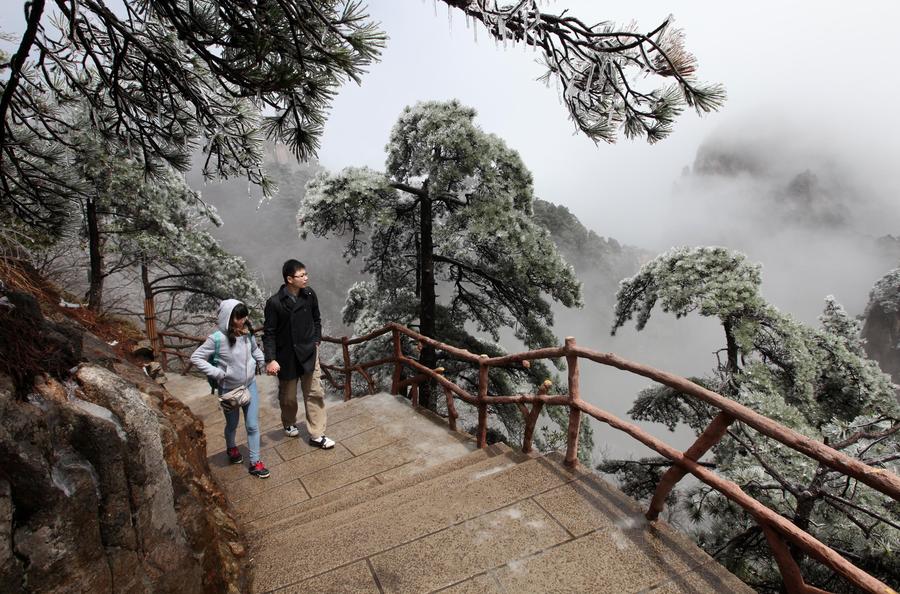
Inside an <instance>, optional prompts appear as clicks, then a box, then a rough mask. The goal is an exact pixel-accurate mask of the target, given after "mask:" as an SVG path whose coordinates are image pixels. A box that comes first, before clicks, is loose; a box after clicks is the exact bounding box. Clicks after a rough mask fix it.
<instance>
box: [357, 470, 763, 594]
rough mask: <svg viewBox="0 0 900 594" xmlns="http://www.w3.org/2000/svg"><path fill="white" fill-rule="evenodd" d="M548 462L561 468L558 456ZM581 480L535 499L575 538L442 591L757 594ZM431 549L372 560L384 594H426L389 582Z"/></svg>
mask: <svg viewBox="0 0 900 594" xmlns="http://www.w3.org/2000/svg"><path fill="white" fill-rule="evenodd" d="M547 460H548V462H550V463H553V464H555V465H557V466H558V467H559V468H560V469H561V470H562V469H563V467H562V465H561V461H562V457H561V456H557V455H552V456H549V457H548V458H547ZM576 474H577V476H576V480H574V481H571V482H569V483H566V484H564V485H561V486H559V487H556V488H554V489H551V490H549V491H546V492H544V493H541V494H540V495H537V496H535V497H533V498H532V501H534V503H535V504H537V505H538V506H539V507H540V508H541V509H542V510H544V511H545V512H546V513H547V514H549V516H550V517H551V518H552V520H553V521H554V522H555V523H557V524H558V525H559V526H560V527H562V528H563V529H564V530H565V531H566V532H567V533H568V534H569V535H570V536H571V538H569V539H567V540H566V541H565V542H562V543H559V544H557V545H554V546H551V547H547V548H546V549H544V550H543V551H539V552H535V553H532V554H527V555H520V556H514V555H510V556H509V558H508V559H507V560H506V561H505V562H502V563H499V564H496V565H494V566H493V567H492V568H489V569H486V570H482V572H481V573H475V572H473V575H472V576H471V577H468V578H466V579H465V580H463V581H460V582H457V583H456V584H453V586H452V587H450V588H448V589H446V590H442V592H451V593H453V594H462V593H466V592H476V591H477V592H478V593H479V594H494V593H496V594H501V593H506V592H550V591H567V592H609V593H613V592H648V593H649V592H653V593H659V594H662V593H667V594H668V593H672V594H674V593H680V592H684V593H688V592H691V593H708V594H714V593H720V592H737V593H741V594H744V593H746V594H752V592H753V590H752V589H751V588H750V587H748V586H747V585H746V584H744V583H743V582H741V581H740V580H739V579H737V578H736V577H735V576H734V575H732V574H731V573H730V572H728V571H727V570H726V569H725V568H724V567H722V566H721V565H720V564H719V563H718V562H716V561H715V560H714V559H713V558H712V557H710V556H709V555H707V554H706V553H705V552H703V551H702V550H701V549H700V548H699V547H697V545H696V544H694V543H693V541H691V540H690V539H689V538H687V537H686V536H684V535H683V534H681V533H679V532H677V531H676V530H674V529H673V528H671V527H670V526H669V525H668V524H667V523H665V522H663V521H656V522H652V523H648V522H647V521H646V518H645V517H644V510H643V509H642V508H641V507H640V506H639V505H638V504H637V502H635V501H634V500H633V499H631V498H630V497H628V496H626V495H625V494H624V493H622V492H621V491H619V490H618V489H617V488H615V487H614V486H612V485H610V484H609V483H607V482H605V481H603V480H602V479H601V478H600V477H598V476H597V475H595V474H593V473H591V472H585V471H578V472H577V473H576ZM462 540H464V538H463V539H462ZM427 544H428V543H426V542H423V545H422V546H420V547H418V548H417V549H416V550H415V551H407V550H403V547H399V548H397V549H394V550H392V551H389V552H387V553H383V554H381V555H378V556H376V557H374V558H372V559H370V561H369V562H370V563H371V565H372V567H373V568H374V571H375V575H377V576H378V578H379V580H380V581H381V584H382V586H383V591H384V592H409V591H426V590H425V589H419V588H418V587H419V585H420V584H419V583H418V582H416V580H414V579H410V578H408V577H406V576H404V579H402V580H399V581H397V582H396V583H394V582H391V580H390V576H391V575H392V568H394V567H396V565H397V563H398V562H399V560H400V559H401V557H402V559H403V562H404V563H408V564H410V566H415V564H416V563H417V562H421V560H422V559H425V558H428V557H426V555H428V548H427V546H426V545H427ZM445 559H446V556H445ZM432 562H433V561H432ZM445 563H449V564H451V565H453V566H454V574H455V575H460V574H461V573H462V572H461V570H460V569H459V568H460V567H461V566H464V565H466V561H465V560H461V559H457V558H449V559H447V560H446V561H438V563H437V567H434V568H433V571H434V573H440V572H441V567H442V566H443V565H444V564H445ZM471 569H473V570H474V569H477V566H475V565H471ZM444 571H445V572H446V569H445V570H444ZM386 582H388V583H386ZM426 585H427V584H426ZM444 585H447V584H444Z"/></svg>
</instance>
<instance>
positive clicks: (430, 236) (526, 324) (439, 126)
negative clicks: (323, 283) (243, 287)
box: [297, 101, 581, 432]
mask: <svg viewBox="0 0 900 594" xmlns="http://www.w3.org/2000/svg"><path fill="white" fill-rule="evenodd" d="M474 119H475V111H474V110H473V109H471V108H468V107H465V106H463V105H460V104H459V103H458V102H456V101H451V102H447V103H438V102H425V103H419V104H417V105H415V106H413V107H408V108H406V109H405V110H404V111H403V113H402V114H401V116H400V119H399V121H398V122H397V124H396V125H395V126H394V129H393V130H392V132H391V136H390V140H389V142H388V145H387V147H386V148H387V163H386V171H385V172H383V173H382V172H377V171H373V170H370V169H367V168H348V169H345V170H343V171H342V172H340V173H338V174H321V175H320V176H318V177H317V178H315V179H314V180H313V181H311V182H310V183H309V184H308V186H307V192H306V196H305V198H304V199H303V202H302V203H301V206H300V210H299V213H298V215H297V216H298V222H299V227H300V232H301V235H302V236H303V237H305V236H306V235H307V234H308V233H312V234H314V235H317V236H328V235H332V234H333V235H339V236H342V237H345V238H346V239H347V243H346V250H345V256H346V257H348V258H353V257H357V256H361V257H362V258H363V262H364V266H363V271H364V272H366V273H368V274H370V275H371V280H369V281H367V282H363V283H358V284H357V285H355V286H354V287H353V288H351V290H350V291H349V294H348V297H347V304H346V307H345V308H344V322H345V323H347V324H349V325H352V326H353V327H354V330H355V332H356V333H357V334H360V333H365V332H367V331H369V330H372V329H374V328H377V327H379V326H380V325H382V324H384V323H385V322H388V321H392V320H393V321H396V322H399V323H402V324H407V325H411V326H414V327H418V329H419V331H420V332H421V333H422V334H424V335H425V336H428V337H432V338H436V339H439V340H442V341H445V342H448V343H452V344H456V345H459V346H462V347H465V348H468V349H469V350H471V351H473V352H476V353H486V354H489V355H494V354H499V353H500V352H501V350H500V348H499V347H498V346H497V345H496V344H491V343H490V342H488V341H485V340H483V339H482V338H479V337H478V336H476V335H475V334H474V333H473V332H472V331H477V332H479V333H481V334H482V335H484V334H486V335H489V336H490V337H491V338H492V339H493V341H494V342H496V341H497V340H499V333H500V330H501V329H502V328H511V329H512V330H513V332H514V334H515V336H516V337H517V338H518V339H519V340H521V341H522V342H523V343H524V344H525V345H527V346H528V347H532V348H534V347H542V346H548V345H550V344H554V343H556V342H557V340H556V338H555V337H554V336H553V334H552V332H551V330H550V327H551V326H552V324H553V314H552V312H551V309H550V303H549V302H548V300H547V299H545V297H544V296H545V295H546V296H549V297H550V298H551V299H553V300H555V301H558V302H560V303H562V304H563V305H565V306H567V307H577V306H580V305H581V288H580V284H579V282H578V280H577V278H576V277H575V273H574V271H573V269H572V267H571V266H570V265H568V264H567V263H566V262H565V261H563V259H562V257H561V256H560V255H559V253H558V252H557V250H556V247H555V245H554V244H553V241H552V239H551V238H550V235H549V233H548V232H547V231H546V229H544V228H543V227H541V226H539V225H538V224H537V223H536V222H535V221H534V219H533V217H532V202H533V200H534V197H533V192H532V179H531V173H530V172H529V171H528V169H526V167H525V165H524V164H523V163H522V160H521V159H520V157H519V155H518V153H516V152H515V151H513V150H511V149H510V148H509V147H507V146H506V144H505V143H504V142H503V141H502V140H501V139H500V138H498V137H496V136H494V135H492V134H487V133H485V132H483V131H482V130H481V129H479V128H478V127H477V126H476V125H475V123H474ZM443 357H444V355H443V354H439V353H436V352H435V350H434V349H433V348H431V347H429V346H427V345H425V346H424V347H423V348H422V349H421V354H420V361H421V362H422V363H423V364H424V365H426V366H428V367H430V368H435V367H438V366H441V367H444V368H445V369H446V370H447V374H448V375H452V376H453V377H454V379H455V380H456V381H458V382H460V383H461V384H463V385H466V384H469V387H474V386H475V385H476V384H477V371H475V372H473V370H471V369H470V368H469V366H467V365H461V364H460V363H459V362H454V361H452V360H449V359H445V358H443ZM545 373H546V371H545V370H543V369H538V368H537V367H536V366H535V367H532V368H530V369H525V368H522V367H518V369H509V370H504V372H501V373H496V374H492V376H491V381H492V384H491V386H490V389H491V391H492V393H506V394H509V393H512V391H514V390H516V389H517V388H518V386H519V383H520V382H522V381H525V380H527V379H530V380H533V381H537V382H539V381H542V380H543V379H544V377H546V375H544V376H543V377H540V375H541V374H545ZM423 392H424V393H423V394H422V398H423V404H425V405H427V406H430V407H432V408H433V407H434V406H435V399H434V398H433V397H431V394H430V393H429V392H428V391H427V390H423ZM510 408H511V407H510ZM504 416H505V418H504ZM514 416H515V415H514V414H512V413H508V414H506V415H504V414H503V412H501V418H504V423H505V424H506V427H507V430H508V432H510V431H509V430H510V429H511V428H512V427H513V426H514V425H515V422H514V421H513V419H512V417H514ZM511 432H515V431H511Z"/></svg>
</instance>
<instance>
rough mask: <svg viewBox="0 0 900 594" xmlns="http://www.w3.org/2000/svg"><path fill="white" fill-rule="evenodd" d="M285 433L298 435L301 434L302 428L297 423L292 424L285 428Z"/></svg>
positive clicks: (293, 435) (289, 435) (290, 435)
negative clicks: (298, 427)
mask: <svg viewBox="0 0 900 594" xmlns="http://www.w3.org/2000/svg"><path fill="white" fill-rule="evenodd" d="M284 434H285V435H287V436H288V437H297V436H298V435H300V430H299V429H297V427H296V426H295V425H290V426H288V427H285V428H284Z"/></svg>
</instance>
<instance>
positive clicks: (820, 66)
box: [0, 0, 900, 249]
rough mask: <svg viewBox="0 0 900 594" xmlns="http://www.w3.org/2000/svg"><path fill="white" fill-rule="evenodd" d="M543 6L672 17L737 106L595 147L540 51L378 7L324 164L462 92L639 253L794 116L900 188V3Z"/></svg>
mask: <svg viewBox="0 0 900 594" xmlns="http://www.w3.org/2000/svg"><path fill="white" fill-rule="evenodd" d="M116 3H117V2H116V0H111V5H115V4H116ZM22 4H23V2H22V1H21V0H3V1H2V2H0V30H3V31H5V32H21V31H22V30H23V28H24V16H23V11H22ZM543 5H544V10H546V11H554V12H559V11H561V10H563V9H568V10H569V12H570V14H572V15H575V16H577V17H579V18H581V19H582V20H584V21H585V22H587V23H589V24H592V23H594V22H597V21H600V20H611V21H613V22H617V23H627V22H629V21H631V20H634V21H636V22H637V24H638V26H639V28H640V29H642V30H649V29H651V28H653V27H655V26H656V25H657V24H659V23H660V22H661V21H662V20H663V19H664V18H665V17H666V16H667V15H668V14H670V13H671V14H674V16H675V19H676V24H677V25H678V26H679V27H682V28H683V29H684V30H685V32H686V34H687V46H688V48H689V49H690V50H691V51H692V52H693V53H694V54H695V55H697V56H698V58H699V63H700V70H699V72H700V78H701V79H702V80H705V81H712V82H721V83H723V84H724V85H725V86H726V88H727V91H728V102H727V103H726V105H725V107H724V109H722V110H721V111H720V112H718V113H714V114H712V115H707V116H705V117H703V118H700V117H698V116H696V115H695V114H694V113H693V112H686V113H685V114H683V115H682V116H681V118H680V120H679V121H678V123H677V125H676V128H675V132H674V134H673V135H672V136H671V137H669V138H668V139H666V140H664V141H662V142H661V143H659V144H657V145H655V146H650V145H648V144H646V142H644V141H641V140H636V141H627V140H624V139H623V140H620V141H619V143H618V144H615V145H600V146H595V145H594V143H592V142H591V141H590V140H588V139H587V138H585V137H584V136H582V135H580V134H574V127H573V125H572V123H571V122H570V121H569V120H568V118H567V114H566V111H565V109H564V107H563V106H562V105H561V104H560V102H559V100H558V95H557V92H556V90H555V88H554V86H553V85H551V86H550V88H545V87H544V86H543V85H542V84H540V83H538V82H536V81H535V80H534V79H535V78H537V76H539V75H540V74H541V72H542V69H541V67H540V66H539V65H538V64H537V63H536V59H535V58H536V55H535V54H533V53H531V50H530V49H529V50H528V51H527V52H526V51H523V48H521V47H519V48H516V49H513V48H510V49H507V50H506V51H504V50H503V49H502V48H500V49H498V48H496V47H495V45H494V43H493V42H492V41H490V40H489V39H488V38H487V35H486V33H485V31H484V30H483V29H481V30H479V32H478V33H479V35H478V42H477V43H476V42H475V40H474V35H473V31H472V30H471V29H467V28H466V24H465V20H464V18H463V16H462V14H461V13H459V12H458V11H452V12H451V11H448V9H447V6H446V5H444V4H442V3H440V2H438V3H434V2H433V0H424V1H423V0H371V1H370V2H369V11H370V14H371V15H372V16H373V18H374V19H375V20H377V21H379V22H380V23H381V24H382V27H383V29H384V30H385V31H386V32H387V34H388V35H389V36H390V40H389V42H388V46H387V49H386V50H385V52H384V54H383V59H382V60H381V62H380V63H378V64H375V65H374V66H373V67H372V68H371V71H370V72H369V74H368V75H367V76H366V77H365V78H364V79H363V85H362V86H361V87H360V86H356V85H354V84H349V85H346V86H345V87H344V88H343V89H342V90H341V92H340V94H339V95H338V97H337V99H336V101H335V102H334V106H333V110H332V112H331V117H330V119H329V121H328V124H327V126H326V129H325V135H324V137H323V139H322V150H321V151H320V153H319V156H320V160H321V162H322V164H323V165H325V166H326V167H328V168H329V169H340V168H343V167H345V166H348V165H369V166H371V167H374V168H377V169H381V168H382V167H383V163H384V145H385V143H386V141H387V137H388V133H389V131H390V128H391V126H392V125H393V124H394V122H395V121H396V119H397V117H398V115H399V114H400V111H401V110H402V109H403V107H405V106H406V105H409V104H412V103H415V102H416V101H420V100H448V99H452V98H458V99H459V100H461V101H462V102H463V103H465V104H467V105H470V106H472V107H474V108H476V109H477V110H478V114H479V117H478V120H477V121H478V123H479V125H480V126H481V127H482V128H483V129H485V130H486V131H489V132H493V133H495V134H498V135H499V136H501V137H502V138H504V139H505V140H506V141H507V143H508V144H509V145H510V146H511V147H512V148H514V149H516V150H518V151H519V152H520V153H521V154H522V157H523V159H524V161H525V164H526V165H527V166H528V167H529V168H530V169H531V171H532V172H533V174H534V179H535V186H536V193H537V195H538V196H540V197H542V198H544V199H547V200H550V201H553V202H556V203H561V204H565V205H566V206H568V207H569V208H570V209H571V210H572V211H573V212H574V213H575V214H576V215H577V216H578V217H579V218H580V219H581V220H582V221H583V222H584V223H585V224H586V225H588V226H589V227H591V228H593V229H594V230H596V231H597V232H598V233H600V234H601V235H606V236H612V237H615V238H617V239H619V240H620V241H624V242H627V243H633V244H637V245H642V246H645V247H650V248H660V249H661V248H664V247H666V246H665V245H661V244H658V242H656V241H654V238H658V237H659V236H660V235H666V233H664V230H665V229H666V226H667V224H668V223H669V221H670V219H671V212H670V211H671V208H672V207H671V200H670V196H669V194H670V190H671V187H672V183H673V182H674V181H676V180H677V178H678V177H679V175H680V173H681V170H682V168H683V167H684V166H685V165H690V164H692V163H693V160H694V156H695V154H696V150H697V147H698V146H699V145H700V143H701V142H702V141H703V139H704V138H707V137H708V136H709V135H710V134H713V133H715V132H716V130H721V129H722V128H723V127H724V128H725V129H726V130H727V129H729V127H733V126H735V125H740V126H741V127H742V129H744V130H746V129H748V127H749V128H750V129H754V128H757V127H759V128H763V129H765V128H770V127H778V126H781V125H783V124H784V123H787V124H789V125H790V126H791V130H790V132H789V134H792V135H797V134H800V135H806V134H807V133H809V135H810V138H809V142H808V144H809V145H810V146H827V147H830V148H835V147H840V149H839V152H841V153H842V154H843V155H847V156H850V157H852V158H853V159H856V161H854V164H855V166H856V168H857V169H859V170H860V171H859V172H858V173H860V174H861V175H864V176H866V177H867V178H869V179H876V180H877V182H876V184H875V185H876V186H877V187H879V188H881V189H882V190H883V191H884V192H886V193H888V194H889V195H891V196H896V195H897V193H900V173H898V171H897V168H896V166H895V164H896V163H898V162H900V135H898V131H900V110H898V109H897V107H896V106H897V105H900V82H898V81H900V77H898V75H897V72H896V56H897V55H898V54H900V36H897V35H895V34H893V33H892V31H891V29H890V24H891V23H895V22H897V20H898V18H900V3H898V2H896V1H884V0H880V1H874V0H860V1H857V2H837V1H818V2H813V1H811V0H805V1H802V2H788V3H786V2H775V1H773V0H761V1H757V2H753V3H749V2H742V3H730V2H712V1H709V0H702V1H699V0H694V1H690V2H689V1H686V0H670V1H669V2H661V1H659V0H645V1H643V2H641V3H631V2H624V1H619V2H596V1H588V0H581V1H578V0H556V1H551V2H544V3H543ZM448 12H451V15H450V16H449V17H448ZM451 22H452V24H451ZM2 46H3V47H6V48H10V44H8V43H2ZM776 121H777V122H780V123H778V124H776V123H775V122H776ZM891 231H892V229H889V228H885V229H879V230H876V231H875V232H877V233H888V232H891ZM893 231H894V232H895V233H896V232H897V231H900V230H893Z"/></svg>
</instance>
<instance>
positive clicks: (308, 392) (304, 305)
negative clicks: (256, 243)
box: [263, 260, 334, 450]
mask: <svg viewBox="0 0 900 594" xmlns="http://www.w3.org/2000/svg"><path fill="white" fill-rule="evenodd" d="M281 276H282V278H284V284H283V285H281V288H280V289H279V290H278V292H277V293H275V294H274V295H272V296H271V297H269V299H268V301H266V320H265V322H264V324H263V351H264V353H265V358H266V373H267V374H269V375H276V374H277V375H278V404H279V405H280V406H281V424H282V426H283V427H284V432H285V434H286V435H288V436H290V437H296V436H297V435H299V433H300V432H299V430H298V429H297V380H298V379H299V380H300V387H301V389H302V391H303V404H304V407H305V409H306V427H307V429H308V430H309V444H310V445H311V446H314V447H318V448H322V449H323V450H327V449H331V448H333V447H334V441H332V440H331V439H328V438H327V437H325V421H326V418H325V399H324V397H325V392H324V390H322V382H321V380H320V371H319V356H318V347H319V342H320V341H321V340H322V320H321V318H320V316H319V300H318V298H317V297H316V293H315V292H314V291H313V290H312V289H310V288H309V287H307V286H306V285H307V283H308V282H309V276H308V275H307V273H306V266H304V265H303V263H302V262H299V261H297V260H288V261H287V262H285V263H284V266H282V267H281Z"/></svg>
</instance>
